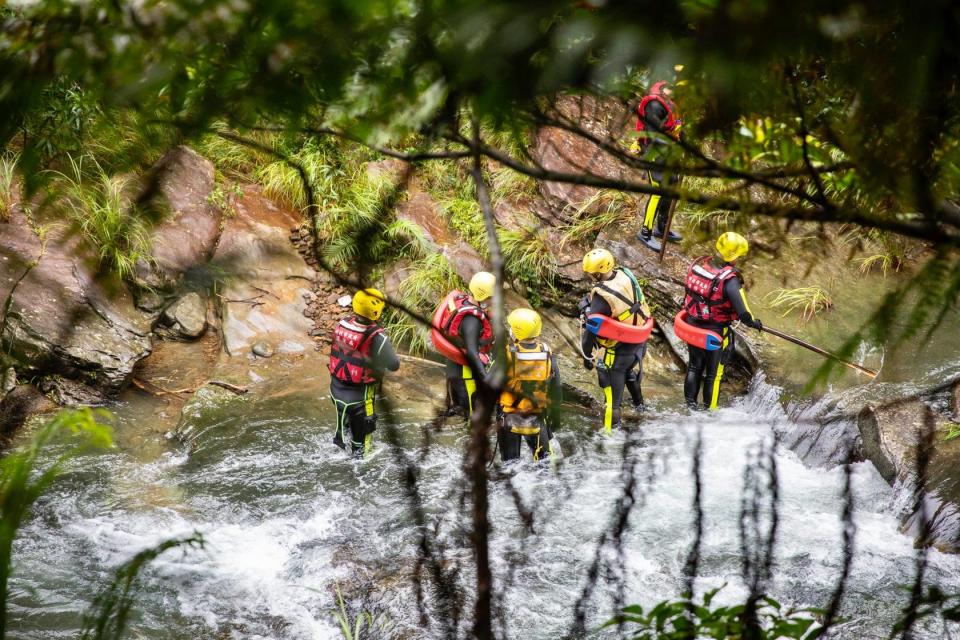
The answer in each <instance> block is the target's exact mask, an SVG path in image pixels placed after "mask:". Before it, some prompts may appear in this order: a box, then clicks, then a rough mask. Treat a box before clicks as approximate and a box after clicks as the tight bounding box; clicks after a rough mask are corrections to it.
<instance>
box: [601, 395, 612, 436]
mask: <svg viewBox="0 0 960 640" xmlns="http://www.w3.org/2000/svg"><path fill="white" fill-rule="evenodd" d="M603 399H604V410H603V429H604V431H606V432H607V433H613V387H604V388H603Z"/></svg>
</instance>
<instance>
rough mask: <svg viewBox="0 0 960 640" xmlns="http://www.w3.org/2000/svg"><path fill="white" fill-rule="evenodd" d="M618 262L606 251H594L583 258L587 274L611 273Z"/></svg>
mask: <svg viewBox="0 0 960 640" xmlns="http://www.w3.org/2000/svg"><path fill="white" fill-rule="evenodd" d="M614 266H616V261H615V260H614V259H613V254H612V253H610V252H609V251H607V250H606V249H594V250H593V251H590V252H589V253H587V255H585V256H583V270H584V271H585V272H586V273H610V272H611V271H613V267H614Z"/></svg>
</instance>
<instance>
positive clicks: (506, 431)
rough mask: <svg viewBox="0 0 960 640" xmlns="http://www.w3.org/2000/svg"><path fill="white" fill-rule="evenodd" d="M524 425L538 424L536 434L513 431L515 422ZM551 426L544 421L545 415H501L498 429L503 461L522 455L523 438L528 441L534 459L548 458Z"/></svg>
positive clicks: (498, 444)
mask: <svg viewBox="0 0 960 640" xmlns="http://www.w3.org/2000/svg"><path fill="white" fill-rule="evenodd" d="M520 423H522V426H524V427H527V428H529V427H531V426H534V425H535V426H537V427H539V429H540V430H539V431H538V432H537V433H536V434H532V435H524V434H520V433H514V432H513V431H512V429H513V426H514V424H520ZM550 437H551V433H550V427H548V426H547V425H546V423H545V422H544V421H543V416H539V415H538V416H522V415H518V414H505V415H501V417H500V420H499V421H498V429H497V447H498V448H499V449H500V460H501V462H508V461H510V460H516V459H518V458H519V457H520V448H521V444H520V443H521V440H526V441H527V446H528V447H530V454H531V455H532V456H533V459H534V460H546V459H547V458H548V456H549V454H550Z"/></svg>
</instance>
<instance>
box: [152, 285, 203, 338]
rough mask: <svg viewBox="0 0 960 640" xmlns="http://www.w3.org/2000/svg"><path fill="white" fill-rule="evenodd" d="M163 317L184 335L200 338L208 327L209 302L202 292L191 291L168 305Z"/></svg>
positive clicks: (185, 336)
mask: <svg viewBox="0 0 960 640" xmlns="http://www.w3.org/2000/svg"><path fill="white" fill-rule="evenodd" d="M163 317H164V319H165V320H166V321H167V322H168V323H170V324H171V325H172V326H173V327H174V329H175V330H176V331H177V332H178V333H179V334H180V335H181V336H182V337H184V338H188V339H194V338H199V337H200V336H202V335H203V332H204V331H205V330H206V328H207V303H206V301H205V300H204V299H203V298H201V297H200V294H198V293H196V292H195V291H194V292H190V293H188V294H187V295H185V296H183V297H182V298H180V299H179V300H177V301H176V302H174V303H173V304H172V305H170V306H169V307H167V309H166V310H165V311H164V312H163Z"/></svg>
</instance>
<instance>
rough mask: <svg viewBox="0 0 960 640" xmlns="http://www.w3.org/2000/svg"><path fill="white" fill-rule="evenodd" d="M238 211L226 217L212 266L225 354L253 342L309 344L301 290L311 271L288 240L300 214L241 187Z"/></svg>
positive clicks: (308, 324) (308, 285) (242, 351)
mask: <svg viewBox="0 0 960 640" xmlns="http://www.w3.org/2000/svg"><path fill="white" fill-rule="evenodd" d="M235 208H236V215H235V216H233V217H231V218H229V219H228V220H226V222H225V225H224V229H223V233H222V235H221V237H220V242H219V244H218V246H217V250H216V253H215V254H214V257H213V260H212V261H211V263H210V269H211V271H212V272H213V273H215V274H216V277H217V279H218V281H219V282H220V284H218V287H217V289H218V292H219V298H218V305H219V316H220V325H221V329H222V331H223V338H224V344H225V346H226V351H227V353H228V355H241V354H246V353H249V351H250V348H251V347H252V346H253V345H254V344H255V343H257V342H266V343H268V344H283V343H284V342H285V341H288V344H294V343H295V344H298V345H299V346H300V348H301V349H305V348H307V346H310V345H312V340H311V339H310V337H309V336H308V335H307V334H308V333H309V331H310V329H311V326H312V323H311V322H310V320H309V319H308V318H307V317H306V316H304V310H305V309H306V307H307V303H306V301H305V300H304V294H305V293H307V292H309V291H311V290H312V289H313V286H314V278H315V272H314V271H313V269H311V268H310V267H309V266H307V263H306V262H305V261H304V259H303V257H302V256H301V255H300V254H299V253H298V252H297V249H296V248H295V247H294V246H293V245H291V244H290V241H289V239H288V236H289V233H290V231H289V230H290V229H291V228H292V227H294V226H296V225H297V224H299V222H300V220H299V216H298V214H297V213H296V212H294V211H293V210H291V209H289V208H284V207H280V206H278V205H277V204H275V203H273V202H272V201H270V200H269V199H268V198H266V197H264V196H263V194H262V193H261V191H260V189H259V187H256V186H253V185H250V186H247V187H245V188H244V195H243V198H242V199H240V200H239V201H238V202H237V203H236V205H235Z"/></svg>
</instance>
